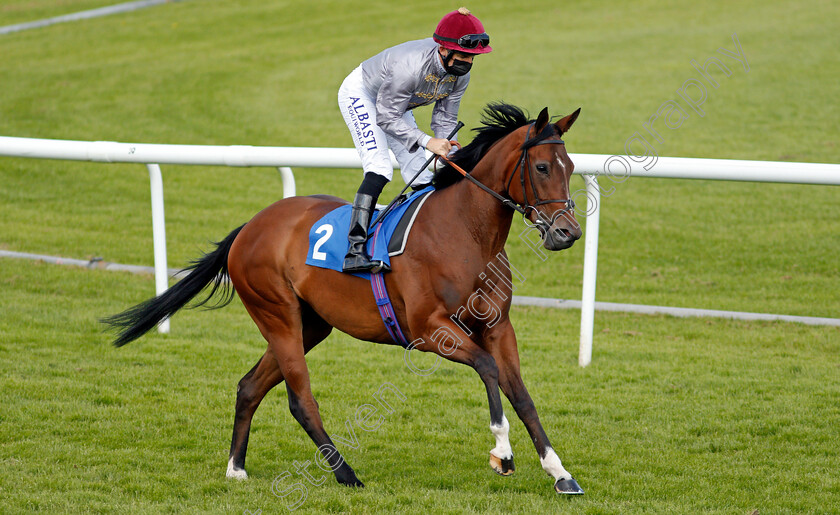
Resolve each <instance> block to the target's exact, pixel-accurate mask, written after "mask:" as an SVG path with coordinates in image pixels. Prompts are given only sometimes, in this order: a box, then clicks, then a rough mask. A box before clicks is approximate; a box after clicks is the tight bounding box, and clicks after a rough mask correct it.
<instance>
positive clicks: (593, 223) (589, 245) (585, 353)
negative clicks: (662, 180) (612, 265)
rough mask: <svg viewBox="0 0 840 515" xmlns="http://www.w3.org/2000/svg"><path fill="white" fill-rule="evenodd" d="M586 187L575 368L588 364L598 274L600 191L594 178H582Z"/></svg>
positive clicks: (590, 359) (591, 176) (590, 358)
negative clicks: (577, 351) (578, 343)
mask: <svg viewBox="0 0 840 515" xmlns="http://www.w3.org/2000/svg"><path fill="white" fill-rule="evenodd" d="M583 180H584V182H585V183H586V240H585V243H584V247H583V248H584V251H583V292H582V293H581V299H580V300H581V306H580V351H579V354H578V364H579V365H580V366H582V367H585V366H587V365H589V363H590V362H591V361H592V336H593V332H594V328H595V282H596V279H597V272H598V225H599V221H600V220H599V219H600V216H601V190H600V188H599V187H598V179H597V178H596V177H595V176H594V175H584V176H583Z"/></svg>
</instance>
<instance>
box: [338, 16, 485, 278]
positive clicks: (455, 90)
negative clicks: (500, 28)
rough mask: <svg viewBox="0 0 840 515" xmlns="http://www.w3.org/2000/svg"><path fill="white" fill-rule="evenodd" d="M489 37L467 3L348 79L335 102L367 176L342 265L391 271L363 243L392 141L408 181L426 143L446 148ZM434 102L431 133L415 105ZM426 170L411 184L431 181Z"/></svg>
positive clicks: (436, 150) (388, 171)
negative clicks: (416, 114)
mask: <svg viewBox="0 0 840 515" xmlns="http://www.w3.org/2000/svg"><path fill="white" fill-rule="evenodd" d="M489 45H490V37H489V36H488V35H487V33H486V32H484V26H483V25H482V24H481V22H480V21H479V20H478V18H476V17H475V16H473V15H472V14H470V11H469V10H468V9H466V8H465V7H461V8H460V9H458V10H457V11H452V12H451V13H449V14H447V15H446V16H444V17H443V19H441V20H440V23H438V26H437V28H436V29H435V32H434V34H433V36H432V37H431V38H428V39H421V40H417V41H409V42H407V43H403V44H401V45H397V46H395V47H391V48H389V49H387V50H384V51H383V52H381V53H379V54H377V55H375V56H373V57H371V58H370V59H368V60H366V61H364V62H363V63H362V64H361V65H360V66H359V67H357V68H356V69H355V70H353V71H352V72H351V73H350V75H348V76H347V78H346V79H344V82H343V83H342V84H341V88H339V90H338V105H339V107H340V108H341V114H342V116H344V121H345V122H346V123H347V128H348V129H350V133H351V134H352V135H353V143H354V144H355V145H356V149H357V150H358V151H359V156H361V158H362V168H363V170H364V179H363V180H362V185H361V186H360V187H359V190H358V192H357V193H356V197H355V198H354V199H353V211H352V215H351V219H350V231H349V234H348V236H347V238H348V239H349V240H350V249H349V250H348V252H347V255H346V256H345V258H344V265H343V268H344V271H345V272H354V273H359V272H378V271H383V269H384V270H385V271H387V266H386V265H385V264H384V263H382V262H381V261H378V260H377V261H371V259H370V258H369V257H368V256H367V254H366V251H365V243H366V241H367V237H368V226H369V225H370V218H371V215H372V213H373V210H374V208H375V206H376V201H377V200H378V199H379V194H380V193H382V189H383V188H384V187H385V185H386V184H387V183H388V182H389V181H390V180H391V179H392V177H393V175H394V168H393V166H392V165H391V157H390V154H389V153H388V149H389V148H390V149H391V150H392V151H393V152H394V155H395V156H396V158H397V161H398V162H399V164H400V167H401V171H402V176H403V179H404V180H405V181H406V183H408V182H409V181H410V180H411V179H412V178H413V177H414V175H416V174H417V173H418V172H419V171H420V168H422V166H423V164H424V163H425V161H426V155H425V152H424V151H423V149H424V148H425V149H427V150H429V151H430V152H432V153H433V154H437V155H441V156H446V155H447V154H448V153H449V152H450V150H451V148H452V145H451V143H450V142H449V141H448V140H447V139H446V135H447V134H449V133H450V132H451V131H452V130H453V129H454V128H455V125H456V123H457V120H458V107H459V105H460V103H461V97H462V96H463V95H464V91H465V90H466V89H467V84H468V83H469V81H470V74H469V71H470V67H471V66H472V63H473V59H474V58H475V56H476V55H478V54H486V53H488V52H490V51H491V50H492V49H491V48H490V46H489ZM432 102H434V103H435V107H434V110H433V111H432V118H431V129H432V131H433V132H434V137H432V136H429V135H428V134H426V133H425V132H423V131H421V130H420V129H418V128H417V123H416V122H415V120H414V115H413V114H412V112H411V110H412V109H414V108H415V107H419V106H423V105H428V104H431V103H432ZM432 177H433V173H432V172H431V171H429V170H425V171H424V172H423V173H422V174H421V175H420V176H419V177H418V179H417V181H418V184H417V185H415V186H414V189H415V190H417V189H421V188H424V187H426V186H428V184H429V183H430V182H431V181H432Z"/></svg>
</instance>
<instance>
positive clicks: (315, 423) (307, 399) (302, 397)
mask: <svg viewBox="0 0 840 515" xmlns="http://www.w3.org/2000/svg"><path fill="white" fill-rule="evenodd" d="M281 368H282V369H283V373H284V375H285V376H286V391H288V393H289V410H290V411H291V413H292V416H293V417H295V420H297V421H298V423H299V424H300V425H301V427H303V429H304V430H305V431H306V434H308V435H309V437H310V438H311V439H312V441H313V442H315V445H317V446H318V450H319V451H321V454H323V455H324V459H325V460H326V461H327V463H328V464H329V468H330V470H332V471H333V473H334V474H335V479H336V481H338V482H339V483H341V484H343V485H346V486H358V487H363V486H365V485H363V484H362V482H361V481H359V479H358V478H357V477H356V473H355V472H354V471H353V469H352V468H351V467H350V465H348V464H347V462H346V461H344V458H343V457H342V456H341V454H340V453H339V452H338V449H337V448H336V447H335V444H333V442H332V440H330V437H329V436H328V435H327V432H326V431H325V430H324V425H323V423H322V422H321V414H320V412H319V411H318V403H317V402H316V401H315V397H314V396H313V395H312V390H311V388H310V385H309V370H308V369H307V367H306V361H305V360H304V358H303V354H302V353H300V354H299V355H298V354H296V353H288V354H286V355H285V356H284V357H283V360H281ZM306 464H308V462H306V463H305V464H304V466H305V465H306ZM319 467H320V465H319Z"/></svg>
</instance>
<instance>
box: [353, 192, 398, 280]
mask: <svg viewBox="0 0 840 515" xmlns="http://www.w3.org/2000/svg"><path fill="white" fill-rule="evenodd" d="M375 207H376V198H375V197H372V196H371V195H367V194H365V193H356V198H355V199H353V213H352V214H351V216H350V232H349V233H348V234H347V239H348V240H350V248H349V249H348V250H347V255H346V256H344V265H343V266H342V269H343V271H345V272H351V273H364V272H368V273H376V272H387V271H390V268H389V267H388V265H386V264H385V263H383V262H382V261H379V260H376V261H372V260H371V259H370V258H369V257H368V255H367V252H366V250H365V244H366V243H367V239H368V226H370V217H371V214H373V210H374V208H375Z"/></svg>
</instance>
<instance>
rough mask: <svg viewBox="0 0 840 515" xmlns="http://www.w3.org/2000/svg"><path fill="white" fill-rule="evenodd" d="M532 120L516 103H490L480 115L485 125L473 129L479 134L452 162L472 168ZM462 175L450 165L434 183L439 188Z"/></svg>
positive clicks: (454, 156) (458, 179) (438, 175)
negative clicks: (488, 152) (493, 148)
mask: <svg viewBox="0 0 840 515" xmlns="http://www.w3.org/2000/svg"><path fill="white" fill-rule="evenodd" d="M532 121H533V120H529V119H528V115H527V114H526V113H525V112H524V111H523V110H522V109H520V108H518V107H516V106H514V105H510V104H507V103H505V102H493V103H490V104H487V107H485V108H484V115H483V116H482V117H481V123H482V126H481V127H476V128H475V129H473V132H475V133H476V136H475V138H474V139H473V140H472V142H470V144H469V145H466V146H465V147H463V148H462V149H461V150H459V151H458V152H456V153H455V154H453V155H452V161H453V162H454V163H455V164H457V165H458V166H460V167H461V168H463V169H465V170H467V171H470V170H472V169H473V168H474V167H475V165H476V164H478V161H479V160H481V158H482V157H483V156H484V154H485V153H487V150H489V149H490V147H491V146H492V145H493V144H494V143H496V142H497V141H499V140H500V139H502V138H504V137H505V136H507V135H508V134H510V133H511V132H513V131H515V130H516V129H518V128H520V127H522V126H523V125H527V124H528V123H531V122H532ZM463 178H464V176H463V175H461V174H460V173H458V171H456V170H455V169H454V168H452V166H450V165H448V164H447V165H445V166H444V167H443V168H442V169H440V170H439V171H438V172H437V173H436V174H435V178H434V180H433V181H432V184H434V186H435V188H436V189H439V190H440V189H443V188H446V187H447V186H451V185H452V184H455V183H456V182H458V181H460V180H461V179H463Z"/></svg>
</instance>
